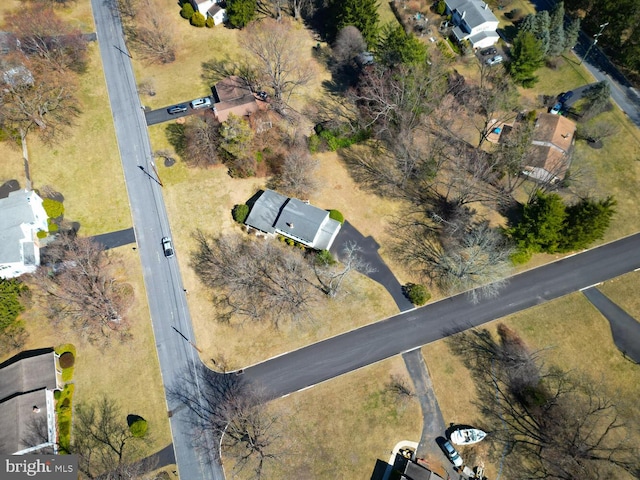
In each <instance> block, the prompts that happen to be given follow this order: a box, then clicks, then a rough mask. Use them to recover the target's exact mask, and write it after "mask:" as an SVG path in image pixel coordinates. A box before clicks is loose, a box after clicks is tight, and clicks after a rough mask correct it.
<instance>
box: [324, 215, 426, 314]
mask: <svg viewBox="0 0 640 480" xmlns="http://www.w3.org/2000/svg"><path fill="white" fill-rule="evenodd" d="M348 242H355V243H357V244H358V246H359V247H360V248H361V249H362V251H361V252H360V256H361V257H362V258H363V259H364V260H365V261H366V262H368V263H369V265H371V266H372V267H373V268H374V269H375V271H374V272H371V273H368V274H367V276H368V277H369V278H370V279H372V280H375V281H376V282H378V283H379V284H380V285H382V286H383V287H384V288H385V289H386V290H387V291H388V292H389V294H391V296H392V297H393V300H394V301H395V302H396V305H398V308H399V309H400V311H401V312H404V311H407V310H411V309H412V308H414V306H413V303H411V302H410V301H409V299H407V297H405V296H404V293H402V285H400V282H398V280H397V279H396V277H395V275H394V274H393V272H392V271H391V269H389V267H388V266H387V264H386V263H384V260H383V259H382V257H381V256H380V255H379V254H378V249H379V248H380V245H379V244H378V242H376V241H375V239H374V238H373V237H370V236H369V237H365V236H364V235H362V234H361V233H360V232H359V231H358V230H357V229H356V228H355V227H354V226H353V225H351V224H350V223H349V222H347V221H345V222H344V223H343V224H342V228H341V229H340V232H339V233H338V236H337V237H336V239H335V240H334V242H333V245H332V246H331V249H330V251H331V254H332V255H333V256H334V257H338V258H340V254H341V252H342V250H343V249H344V246H345V245H346V244H347V243H348Z"/></svg>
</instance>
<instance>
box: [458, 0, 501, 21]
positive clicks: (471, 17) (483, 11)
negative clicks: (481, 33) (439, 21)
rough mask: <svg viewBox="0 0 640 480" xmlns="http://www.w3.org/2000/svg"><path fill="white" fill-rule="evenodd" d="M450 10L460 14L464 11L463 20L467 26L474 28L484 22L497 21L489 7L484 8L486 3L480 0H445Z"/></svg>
mask: <svg viewBox="0 0 640 480" xmlns="http://www.w3.org/2000/svg"><path fill="white" fill-rule="evenodd" d="M446 2H447V6H448V7H449V9H450V10H451V11H454V10H457V11H458V13H460V15H462V12H465V15H464V21H465V22H467V24H468V25H469V27H471V28H474V27H477V26H478V25H482V24H483V23H485V22H497V21H498V19H497V18H496V16H495V15H494V14H493V12H492V11H491V9H490V8H488V7H487V8H485V6H486V5H487V4H486V3H484V2H482V1H480V0H446Z"/></svg>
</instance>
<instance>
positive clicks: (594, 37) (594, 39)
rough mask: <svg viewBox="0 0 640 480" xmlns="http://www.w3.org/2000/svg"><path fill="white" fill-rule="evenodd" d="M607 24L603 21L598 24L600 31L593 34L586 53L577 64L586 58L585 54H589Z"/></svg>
mask: <svg viewBox="0 0 640 480" xmlns="http://www.w3.org/2000/svg"><path fill="white" fill-rule="evenodd" d="M607 25H609V22H607V23H603V24H602V25H600V31H599V32H598V33H596V34H595V35H594V36H593V43H592V44H591V45H589V48H587V53H585V54H584V57H582V60H580V63H579V64H578V65H582V62H584V61H585V60H586V59H587V56H589V52H590V51H591V49H592V48H593V47H594V45H595V44H596V43H598V37H599V36H600V35H602V31H603V30H604V28H605V27H606V26H607Z"/></svg>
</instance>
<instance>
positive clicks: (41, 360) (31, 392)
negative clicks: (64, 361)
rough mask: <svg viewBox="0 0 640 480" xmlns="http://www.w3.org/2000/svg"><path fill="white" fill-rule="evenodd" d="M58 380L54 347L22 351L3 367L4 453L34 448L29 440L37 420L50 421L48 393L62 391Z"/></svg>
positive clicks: (0, 419)
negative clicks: (56, 390) (58, 389)
mask: <svg viewBox="0 0 640 480" xmlns="http://www.w3.org/2000/svg"><path fill="white" fill-rule="evenodd" d="M57 377H58V375H57V373H56V364H55V354H54V352H53V349H52V348H42V349H39V350H29V351H25V352H21V353H19V354H18V355H15V356H14V357H12V358H10V359H9V360H7V361H5V362H3V363H2V364H0V432H1V433H0V454H13V453H16V452H19V451H20V450H23V449H25V448H29V447H32V446H33V445H30V444H29V442H25V440H27V438H28V437H29V435H30V434H31V433H32V430H33V428H34V423H35V422H36V421H42V422H44V423H45V425H46V424H47V421H48V420H50V419H49V418H48V413H49V412H48V405H47V401H46V399H47V394H46V390H54V389H56V388H58V382H57ZM34 407H37V408H38V409H39V411H38V412H36V411H34ZM39 441H40V442H42V443H45V442H46V441H45V440H44V439H39Z"/></svg>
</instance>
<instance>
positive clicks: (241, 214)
mask: <svg viewBox="0 0 640 480" xmlns="http://www.w3.org/2000/svg"><path fill="white" fill-rule="evenodd" d="M231 215H232V216H233V219H234V220H235V221H236V222H238V223H244V221H245V220H246V219H247V217H248V216H249V205H247V204H246V203H243V204H242V205H234V206H233V210H231Z"/></svg>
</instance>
